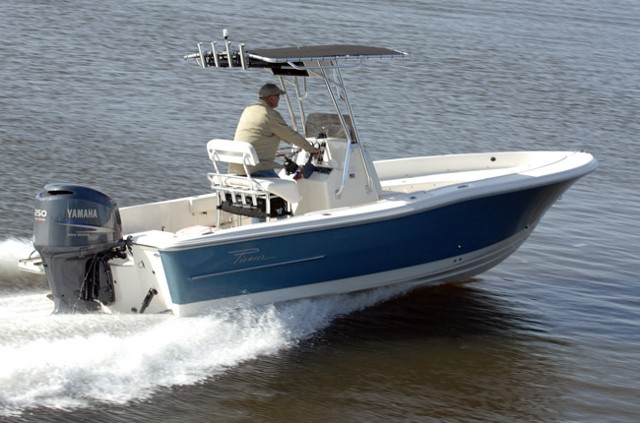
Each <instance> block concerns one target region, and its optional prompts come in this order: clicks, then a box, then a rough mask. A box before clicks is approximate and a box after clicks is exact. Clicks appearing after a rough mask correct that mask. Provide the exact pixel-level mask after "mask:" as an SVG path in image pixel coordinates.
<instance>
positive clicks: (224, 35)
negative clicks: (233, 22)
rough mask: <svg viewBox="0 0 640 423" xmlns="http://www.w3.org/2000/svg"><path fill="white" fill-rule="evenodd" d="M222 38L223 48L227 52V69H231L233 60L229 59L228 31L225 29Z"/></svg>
mask: <svg viewBox="0 0 640 423" xmlns="http://www.w3.org/2000/svg"><path fill="white" fill-rule="evenodd" d="M222 38H224V46H225V49H226V50H227V62H229V68H232V67H233V60H232V57H231V41H229V31H228V30H227V28H225V29H223V30H222Z"/></svg>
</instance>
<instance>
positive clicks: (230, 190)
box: [207, 139, 300, 224]
mask: <svg viewBox="0 0 640 423" xmlns="http://www.w3.org/2000/svg"><path fill="white" fill-rule="evenodd" d="M207 151H208V153H209V158H210V159H211V162H212V163H213V167H214V169H215V172H211V173H207V177H208V179H209V182H211V188H212V189H213V190H214V191H215V192H217V193H218V199H219V204H221V205H222V203H223V202H224V201H225V200H227V201H228V200H229V198H231V199H232V201H234V202H236V201H239V202H240V203H242V206H243V207H237V208H236V209H235V212H236V213H240V214H242V212H243V211H244V206H247V207H248V208H251V207H253V209H252V211H251V212H253V211H255V207H257V206H258V204H259V203H261V201H259V199H260V200H263V201H262V204H266V205H265V206H263V207H265V208H266V211H265V212H266V214H267V219H268V218H269V215H270V214H271V212H272V210H271V201H272V199H273V198H280V199H282V200H284V201H285V202H286V204H287V211H286V214H291V210H292V208H291V205H292V204H294V203H297V202H299V200H300V193H299V191H298V185H297V184H296V182H295V181H293V180H288V179H281V178H253V177H252V176H251V174H250V172H249V169H248V167H249V166H255V165H257V164H258V163H259V159H258V154H257V153H256V151H255V148H254V147H253V146H252V145H251V144H249V143H247V142H243V141H230V140H223V139H213V140H211V141H209V142H208V143H207ZM220 163H226V164H229V163H235V164H241V165H242V166H243V167H244V171H245V174H246V175H247V176H243V175H236V174H231V173H223V172H221V171H220V166H219V164H220ZM282 200H280V201H282ZM248 212H249V211H248ZM219 221H220V216H219V214H218V224H219Z"/></svg>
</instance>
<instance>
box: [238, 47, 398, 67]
mask: <svg viewBox="0 0 640 423" xmlns="http://www.w3.org/2000/svg"><path fill="white" fill-rule="evenodd" d="M246 53H247V55H248V56H249V57H250V58H252V59H257V60H262V61H265V62H267V63H291V62H306V61H312V60H314V61H315V60H321V61H324V60H349V59H356V60H364V59H382V58H393V57H404V56H405V55H406V53H403V52H401V51H397V50H391V49H388V48H382V47H370V46H362V45H346V44H334V45H321V46H301V47H285V48H274V49H258V50H248V51H247V52H246Z"/></svg>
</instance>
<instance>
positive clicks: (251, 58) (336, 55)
mask: <svg viewBox="0 0 640 423" xmlns="http://www.w3.org/2000/svg"><path fill="white" fill-rule="evenodd" d="M404 56H406V53H404V52H402V51H398V50H392V49H388V48H383V47H372V46H363V45H352V44H332V45H316V46H299V47H284V48H272V49H248V48H247V49H245V46H244V44H239V45H238V48H237V49H234V48H232V47H231V43H230V42H229V41H228V40H227V39H226V38H225V41H224V45H223V49H222V51H220V50H219V49H218V48H217V47H216V42H215V41H214V42H212V43H211V51H204V50H203V46H202V43H198V53H195V54H191V55H188V56H185V59H194V60H195V61H196V62H198V63H199V64H200V65H201V66H202V67H208V66H215V67H217V68H232V67H237V68H242V69H248V68H268V69H271V71H272V72H273V73H274V74H296V75H298V76H308V73H307V72H306V69H313V65H311V67H308V66H309V64H310V63H313V62H319V63H320V62H321V63H322V64H321V65H316V66H321V67H325V68H326V67H334V68H339V67H342V66H343V65H342V64H341V63H344V66H347V67H348V66H357V65H358V64H360V63H362V62H363V61H364V60H368V59H386V58H401V57H404ZM347 61H352V62H353V61H355V62H357V63H351V64H347V63H346V62H347Z"/></svg>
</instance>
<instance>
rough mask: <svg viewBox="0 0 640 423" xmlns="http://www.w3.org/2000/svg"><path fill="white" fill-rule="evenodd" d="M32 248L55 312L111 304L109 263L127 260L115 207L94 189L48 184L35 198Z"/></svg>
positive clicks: (98, 307)
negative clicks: (43, 274)
mask: <svg viewBox="0 0 640 423" xmlns="http://www.w3.org/2000/svg"><path fill="white" fill-rule="evenodd" d="M34 219H35V221H34V230H33V233H34V240H33V244H34V247H35V249H36V250H37V251H38V253H40V257H41V258H42V262H43V265H44V269H45V273H46V275H47V282H48V283H49V288H50V289H51V293H52V294H53V300H54V313H73V312H87V311H94V310H98V309H100V307H101V304H104V305H108V304H109V303H111V302H113V301H115V298H114V291H113V281H112V278H111V273H110V270H109V264H108V261H109V260H111V259H113V258H115V257H120V258H125V257H126V242H125V241H124V240H123V239H122V223H121V221H120V213H119V211H118V208H117V205H116V203H115V202H114V201H113V200H112V199H111V198H110V197H108V196H107V195H105V194H103V193H101V192H99V191H96V190H95V189H92V188H89V187H84V186H80V185H70V184H49V185H47V186H45V187H44V190H43V191H42V192H40V193H39V194H38V195H37V196H36V206H35V210H34Z"/></svg>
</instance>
